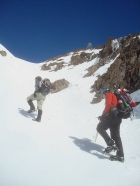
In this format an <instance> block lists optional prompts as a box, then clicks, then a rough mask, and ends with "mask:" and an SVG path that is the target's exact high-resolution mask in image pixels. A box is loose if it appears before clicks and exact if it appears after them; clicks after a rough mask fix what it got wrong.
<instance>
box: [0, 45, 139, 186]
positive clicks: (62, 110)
mask: <svg viewBox="0 0 140 186" xmlns="http://www.w3.org/2000/svg"><path fill="white" fill-rule="evenodd" d="M0 50H6V49H5V48H4V47H3V46H2V45H0ZM6 52H7V53H8V55H7V56H6V57H2V56H1V55H0V86H1V88H0V95H1V96H0V103H1V109H0V119H1V122H0V186H78V185H79V186H93V185H96V186H105V185H107V186H112V185H113V186H118V185H119V186H139V185H140V176H139V175H140V145H139V141H140V120H139V119H140V106H137V107H136V108H135V110H134V114H135V116H134V118H133V120H132V121H130V119H127V120H123V122H122V125H121V137H122V141H123V146H124V153H125V162H124V163H120V162H111V161H109V160H108V156H107V155H104V154H102V150H103V149H104V148H105V147H106V144H105V142H104V140H103V139H102V138H101V136H100V135H98V138H97V141H96V142H94V140H95V136H96V126H97V123H98V120H97V118H96V117H97V116H99V115H100V114H101V113H102V110H103V108H104V101H102V102H101V103H99V104H96V105H92V104H90V102H91V100H92V98H93V95H94V94H91V93H90V86H91V85H92V84H93V83H94V81H95V80H96V78H97V77H96V76H97V75H98V74H103V73H104V72H105V71H106V70H107V68H108V67H109V64H111V63H112V62H113V61H111V62H110V63H109V64H106V65H105V66H104V67H101V68H100V69H99V70H98V71H97V72H96V73H95V75H94V76H92V77H88V78H82V77H83V75H84V74H86V71H85V69H87V68H88V67H89V66H91V65H92V64H94V63H95V62H96V60H97V59H95V61H91V62H88V63H83V64H81V65H78V66H75V67H73V68H70V67H68V66H67V67H65V68H63V69H62V70H60V71H57V72H48V71H40V65H41V64H33V63H29V62H27V61H24V60H21V59H18V58H16V57H14V56H13V55H12V54H10V52H8V51H7V50H6ZM38 75H40V76H42V77H43V78H45V77H47V78H49V79H50V80H51V81H52V82H53V81H55V80H57V79H61V78H65V79H66V80H68V81H69V82H70V86H69V87H68V88H67V89H65V90H63V91H61V92H58V93H55V94H50V95H48V96H47V98H46V101H45V103H44V106H43V116H42V122H41V123H37V122H34V121H32V118H34V117H36V113H34V114H28V113H27V112H26V110H28V109H29V106H28V104H27V102H26V97H27V96H28V95H30V94H31V93H33V91H34V78H35V77H36V76H38ZM132 97H133V99H134V101H140V90H138V91H137V92H135V93H133V94H132ZM34 103H35V105H36V102H34Z"/></svg>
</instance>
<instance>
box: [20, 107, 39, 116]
mask: <svg viewBox="0 0 140 186" xmlns="http://www.w3.org/2000/svg"><path fill="white" fill-rule="evenodd" d="M18 111H19V113H20V114H21V115H22V116H24V117H26V118H35V117H36V115H37V112H34V113H28V112H27V111H26V110H24V109H21V108H18Z"/></svg>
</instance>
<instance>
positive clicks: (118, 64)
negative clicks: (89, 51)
mask: <svg viewBox="0 0 140 186" xmlns="http://www.w3.org/2000/svg"><path fill="white" fill-rule="evenodd" d="M137 35H138V34H136V35H129V36H127V37H125V38H123V39H122V40H121V41H120V46H119V48H118V49H117V50H116V51H115V52H114V53H110V56H109V57H110V58H112V56H113V55H114V56H113V57H115V56H117V55H118V54H119V53H120V55H119V56H118V57H117V58H116V60H115V61H114V63H113V64H112V65H111V66H110V67H109V69H108V71H107V72H106V73H105V74H103V75H102V76H101V77H100V76H99V77H98V79H97V81H96V82H95V83H94V85H92V87H91V92H93V91H95V92H96V95H95V96H96V97H95V98H93V100H92V102H91V103H97V102H99V101H100V99H101V98H100V95H99V89H100V88H103V87H108V88H110V90H111V91H113V89H114V86H113V84H116V85H117V87H118V88H119V87H124V88H127V89H129V90H130V91H131V92H133V91H136V90H138V89H140V37H138V36H137ZM106 46H108V47H109V49H107V48H106V50H105V51H106V52H100V57H102V58H103V57H104V58H106V57H107V55H108V54H109V52H110V51H111V50H110V45H106ZM103 50H104V49H103ZM104 58H103V59H104Z"/></svg>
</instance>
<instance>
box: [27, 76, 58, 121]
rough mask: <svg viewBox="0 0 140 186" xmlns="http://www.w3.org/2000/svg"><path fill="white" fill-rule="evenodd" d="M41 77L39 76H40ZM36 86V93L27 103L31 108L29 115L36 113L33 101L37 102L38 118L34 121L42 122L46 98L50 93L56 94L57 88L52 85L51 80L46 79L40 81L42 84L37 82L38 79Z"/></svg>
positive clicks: (29, 97) (28, 98)
mask: <svg viewBox="0 0 140 186" xmlns="http://www.w3.org/2000/svg"><path fill="white" fill-rule="evenodd" d="M38 77H39V76H38ZM35 80H36V84H35V91H34V93H33V94H31V95H30V96H28V97H27V102H28V104H29V106H30V109H29V110H28V111H27V112H28V113H31V112H35V111H36V109H35V106H34V104H33V102H32V101H34V100H36V101H37V109H38V116H37V118H36V119H33V120H34V121H37V122H40V121H41V117H42V106H43V103H44V101H45V99H46V96H47V95H48V94H49V93H50V92H54V90H55V87H54V86H53V85H52V84H51V82H50V80H49V79H46V78H45V79H44V80H43V81H41V79H39V80H40V82H38V81H37V77H36V79H35Z"/></svg>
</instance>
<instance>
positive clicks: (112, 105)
mask: <svg viewBox="0 0 140 186" xmlns="http://www.w3.org/2000/svg"><path fill="white" fill-rule="evenodd" d="M101 95H102V98H103V99H105V108H104V110H103V113H102V116H99V117H98V119H99V120H100V122H99V124H98V126H97V131H98V133H99V134H100V135H101V136H102V137H103V138H104V140H105V142H106V144H107V148H105V151H104V152H105V153H110V152H111V151H113V150H114V151H117V153H116V155H115V156H110V158H109V159H110V160H112V161H121V162H124V152H123V146H122V141H121V137H120V124H121V122H122V119H121V118H120V117H119V115H118V113H117V108H116V107H117V103H118V102H117V98H116V96H115V94H113V93H111V92H109V89H108V88H103V89H101ZM107 129H110V136H111V137H110V136H109V135H108V133H107V132H106V130H107Z"/></svg>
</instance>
